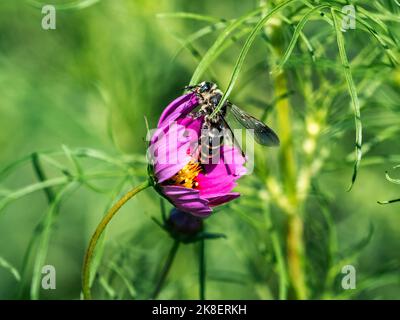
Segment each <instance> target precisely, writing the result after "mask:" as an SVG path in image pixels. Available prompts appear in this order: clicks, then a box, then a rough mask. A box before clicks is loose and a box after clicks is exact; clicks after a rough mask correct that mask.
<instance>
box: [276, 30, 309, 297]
mask: <svg viewBox="0 0 400 320" xmlns="http://www.w3.org/2000/svg"><path fill="white" fill-rule="evenodd" d="M282 34H283V33H282V32H281V28H280V27H279V26H278V27H276V28H275V30H274V34H273V36H272V42H273V45H274V48H275V53H276V55H277V56H278V57H279V58H280V59H282V57H283V47H282V43H284V40H283V38H282ZM273 76H274V83H275V96H276V97H280V96H284V95H285V94H286V93H287V92H288V91H289V90H288V85H287V80H286V74H285V73H284V72H281V73H279V74H274V75H273ZM276 110H277V120H278V126H279V136H280V140H281V147H280V159H279V160H280V167H281V171H282V177H283V178H282V179H283V184H284V187H285V192H286V195H287V199H288V202H289V209H290V210H288V212H286V213H287V214H288V221H287V232H288V234H287V259H288V271H289V276H290V280H291V284H292V287H293V293H294V298H295V299H306V298H307V285H306V280H305V274H304V241H303V221H302V217H301V216H302V214H301V212H302V203H301V201H300V200H299V197H298V190H297V168H296V159H295V153H294V143H293V124H292V114H291V112H292V110H291V106H290V102H289V99H288V97H286V98H284V99H281V100H279V101H278V102H277V105H276Z"/></svg>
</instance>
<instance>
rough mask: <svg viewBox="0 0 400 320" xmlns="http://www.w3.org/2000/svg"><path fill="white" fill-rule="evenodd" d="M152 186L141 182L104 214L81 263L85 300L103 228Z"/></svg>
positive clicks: (149, 182) (87, 296)
mask: <svg viewBox="0 0 400 320" xmlns="http://www.w3.org/2000/svg"><path fill="white" fill-rule="evenodd" d="M151 185H152V182H151V180H150V179H149V180H147V181H145V182H143V183H142V184H141V185H139V186H137V187H136V188H133V189H132V190H130V191H128V192H127V193H126V194H125V195H124V196H123V197H122V198H121V199H120V200H118V202H117V203H115V204H114V205H113V206H112V208H111V209H110V210H109V211H108V212H107V213H106V215H105V216H104V217H103V219H102V220H101V221H100V223H99V225H98V226H97V228H96V230H95V232H94V233H93V235H92V238H91V239H90V242H89V246H88V249H87V251H86V254H85V258H84V262H83V269H82V289H83V298H84V299H85V300H87V299H91V293H90V272H91V268H90V267H91V264H92V259H93V254H94V251H95V249H96V245H97V242H98V240H99V238H100V236H101V234H102V233H103V232H104V230H105V228H106V227H107V225H108V223H109V222H110V221H111V219H112V218H113V217H114V215H115V214H116V213H117V212H118V211H119V209H121V207H122V206H123V205H124V204H125V203H126V202H127V201H128V200H129V199H131V198H132V197H133V196H135V195H136V194H137V193H139V192H140V191H142V190H144V189H146V188H148V187H150V186H151Z"/></svg>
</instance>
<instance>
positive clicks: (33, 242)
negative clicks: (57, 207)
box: [18, 152, 55, 298]
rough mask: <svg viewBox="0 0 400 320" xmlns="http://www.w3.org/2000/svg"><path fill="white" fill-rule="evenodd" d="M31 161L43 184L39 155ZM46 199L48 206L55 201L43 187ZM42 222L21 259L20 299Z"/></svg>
mask: <svg viewBox="0 0 400 320" xmlns="http://www.w3.org/2000/svg"><path fill="white" fill-rule="evenodd" d="M31 161H32V167H33V170H34V172H35V175H36V177H37V179H38V180H39V181H40V182H44V181H46V180H47V177H46V174H45V173H44V170H43V168H42V165H41V164H40V160H39V154H38V153H37V152H34V153H32V154H31ZM43 191H44V193H45V195H46V198H47V202H48V204H49V205H51V204H52V202H53V201H54V199H55V193H54V191H53V189H52V188H51V187H50V186H49V187H45V188H44V189H43ZM42 227H43V226H42V222H40V223H39V224H38V225H36V227H35V229H34V231H33V236H32V237H31V239H30V240H29V244H28V248H27V250H26V251H25V253H24V257H23V260H22V261H23V263H22V270H21V276H22V277H21V281H20V285H19V288H18V297H19V298H22V296H23V294H24V284H25V280H26V278H27V277H28V275H27V267H28V263H29V261H30V260H31V256H32V253H33V252H34V249H33V248H34V246H35V245H37V241H36V240H37V237H36V236H37V235H38V234H40V232H41V230H42Z"/></svg>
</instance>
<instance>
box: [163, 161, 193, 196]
mask: <svg viewBox="0 0 400 320" xmlns="http://www.w3.org/2000/svg"><path fill="white" fill-rule="evenodd" d="M200 171H201V166H200V163H199V162H194V161H189V163H188V164H187V165H186V166H184V167H183V168H182V169H181V170H180V171H179V172H178V173H177V174H176V175H174V176H173V177H172V178H170V179H169V182H170V183H171V184H173V185H178V186H182V187H185V188H190V189H194V188H196V187H197V186H198V185H199V184H198V182H197V181H196V180H195V179H196V177H197V176H198V174H199V173H200Z"/></svg>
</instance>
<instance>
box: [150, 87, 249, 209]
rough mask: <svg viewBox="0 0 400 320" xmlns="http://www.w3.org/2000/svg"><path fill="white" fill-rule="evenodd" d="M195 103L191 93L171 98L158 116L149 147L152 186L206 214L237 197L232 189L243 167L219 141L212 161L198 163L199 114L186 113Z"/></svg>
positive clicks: (238, 152)
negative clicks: (214, 159)
mask: <svg viewBox="0 0 400 320" xmlns="http://www.w3.org/2000/svg"><path fill="white" fill-rule="evenodd" d="M197 106H198V101H197V97H196V95H195V94H194V93H189V94H186V95H183V96H181V97H179V98H177V99H175V100H174V101H172V102H171V103H170V104H169V105H168V106H167V107H166V108H165V110H164V112H163V113H162V115H161V117H160V120H159V122H158V126H157V130H156V131H155V133H154V134H153V136H152V138H151V140H150V145H149V151H150V153H151V157H152V164H151V171H152V175H153V178H154V180H155V182H156V189H157V190H158V191H159V192H160V193H161V194H162V195H163V196H165V197H166V198H167V199H168V200H169V201H170V202H171V203H172V204H173V205H174V206H175V207H176V208H178V209H179V210H181V211H184V212H187V213H191V214H193V215H195V216H199V217H207V216H209V215H210V214H211V212H212V209H211V208H212V207H214V206H218V205H221V204H224V203H226V202H229V201H231V200H233V199H235V198H237V197H239V195H240V194H239V193H237V192H232V189H233V188H234V187H235V186H236V180H237V179H238V178H240V177H241V176H242V175H243V174H244V173H245V172H246V169H245V167H244V163H245V159H244V157H243V156H242V153H241V150H239V149H238V148H237V147H235V146H225V145H223V146H222V147H221V150H220V161H219V162H218V163H216V164H201V163H200V161H199V152H198V150H199V148H197V144H198V140H199V136H200V131H201V127H202V122H203V118H202V117H200V118H195V117H193V116H192V115H191V114H190V112H191V111H193V110H194V109H195V108H196V107H197Z"/></svg>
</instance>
